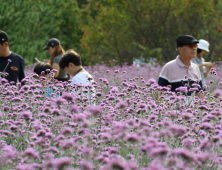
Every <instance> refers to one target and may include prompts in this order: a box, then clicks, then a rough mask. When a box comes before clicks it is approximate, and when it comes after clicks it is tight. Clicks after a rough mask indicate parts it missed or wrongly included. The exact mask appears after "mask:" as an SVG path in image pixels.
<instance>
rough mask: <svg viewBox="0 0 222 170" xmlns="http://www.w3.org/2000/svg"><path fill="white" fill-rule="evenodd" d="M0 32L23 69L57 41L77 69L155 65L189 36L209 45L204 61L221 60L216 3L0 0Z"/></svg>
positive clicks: (200, 0)
mask: <svg viewBox="0 0 222 170" xmlns="http://www.w3.org/2000/svg"><path fill="white" fill-rule="evenodd" d="M0 4H1V5H0V29H1V30H4V31H6V32H7V33H8V35H9V37H10V49H11V50H12V51H14V52H16V53H18V54H20V55H21V56H23V57H24V59H25V62H26V64H31V63H33V62H35V60H34V58H35V57H37V58H38V59H40V60H43V59H48V58H49V54H48V53H47V52H46V51H43V50H42V47H43V46H44V45H45V44H46V42H47V40H48V39H50V38H52V37H56V38H58V39H59V40H60V41H61V43H62V46H63V47H64V49H65V50H68V49H70V48H72V49H74V50H76V51H77V52H78V53H80V54H81V56H82V61H83V65H93V64H95V63H102V62H106V63H109V61H110V60H113V59H115V60H116V61H117V63H120V64H123V63H125V62H127V63H129V64H131V63H132V62H133V58H135V57H136V58H138V57H143V58H145V59H146V60H147V61H149V59H150V58H156V59H157V60H158V61H159V62H166V61H169V60H171V59H174V58H175V57H176V55H177V51H176V50H175V49H176V42H175V39H176V37H178V36H179V35H183V34H190V35H193V36H194V37H196V38H197V39H206V40H208V41H209V42H210V53H208V54H207V56H206V60H213V61H218V60H222V52H221V47H222V38H221V35H220V34H221V33H218V32H217V30H218V28H222V19H221V17H220V16H221V15H222V12H221V7H222V1H218V0H209V1H205V0H192V1H190V0H158V1H156V0H132V1H129V0H76V1H73V0H63V1H60V0H35V1H34V0H7V1H3V0H1V3H0Z"/></svg>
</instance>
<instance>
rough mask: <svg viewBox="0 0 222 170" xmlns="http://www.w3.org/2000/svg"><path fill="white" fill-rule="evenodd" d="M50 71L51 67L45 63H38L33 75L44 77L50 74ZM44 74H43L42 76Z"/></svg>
mask: <svg viewBox="0 0 222 170" xmlns="http://www.w3.org/2000/svg"><path fill="white" fill-rule="evenodd" d="M51 70H52V67H51V66H50V65H49V64H46V63H38V64H36V66H35V67H34V70H33V71H34V73H36V74H38V75H39V76H46V75H48V74H49V73H50V71H51ZM43 72H44V74H43Z"/></svg>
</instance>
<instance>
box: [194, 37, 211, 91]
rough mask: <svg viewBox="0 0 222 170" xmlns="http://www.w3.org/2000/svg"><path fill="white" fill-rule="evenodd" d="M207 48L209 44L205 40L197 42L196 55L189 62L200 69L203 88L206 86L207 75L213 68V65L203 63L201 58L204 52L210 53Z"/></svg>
mask: <svg viewBox="0 0 222 170" xmlns="http://www.w3.org/2000/svg"><path fill="white" fill-rule="evenodd" d="M209 46H210V44H209V42H207V41H206V40H203V39H201V40H199V43H198V44H197V55H196V57H194V58H193V59H192V60H191V61H192V62H193V63H195V64H196V65H197V66H198V67H199V69H200V73H201V78H202V84H203V87H204V86H206V80H205V78H206V77H207V74H208V73H209V72H210V69H211V68H213V67H214V64H213V63H211V62H205V60H204V58H203V56H204V55H205V54H206V52H210V50H209Z"/></svg>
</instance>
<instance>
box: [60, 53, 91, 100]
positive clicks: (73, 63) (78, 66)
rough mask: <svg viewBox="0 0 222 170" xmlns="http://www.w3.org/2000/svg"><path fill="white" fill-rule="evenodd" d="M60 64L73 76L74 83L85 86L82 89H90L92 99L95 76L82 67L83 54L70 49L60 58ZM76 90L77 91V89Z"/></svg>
mask: <svg viewBox="0 0 222 170" xmlns="http://www.w3.org/2000/svg"><path fill="white" fill-rule="evenodd" d="M59 66H60V68H62V69H64V70H65V71H66V72H67V73H68V74H69V75H70V76H73V78H72V82H71V84H72V85H75V84H76V85H77V84H81V85H82V86H84V87H85V88H83V89H82V91H83V90H88V92H89V94H88V95H87V96H89V97H90V98H89V100H90V101H91V95H93V94H94V93H95V92H94V88H93V87H92V82H93V77H92V75H91V74H89V73H88V72H87V71H86V70H85V69H84V68H83V67H82V62H81V56H80V55H79V54H78V53H77V52H75V51H74V50H69V51H68V52H66V53H65V54H64V55H63V57H62V58H61V59H60V61H59ZM74 91H75V92H77V90H76V89H74ZM90 94H91V95H90Z"/></svg>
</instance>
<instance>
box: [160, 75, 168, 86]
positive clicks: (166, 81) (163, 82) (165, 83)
mask: <svg viewBox="0 0 222 170" xmlns="http://www.w3.org/2000/svg"><path fill="white" fill-rule="evenodd" d="M158 84H159V85H160V86H168V85H169V84H170V83H169V81H168V80H166V79H164V78H162V77H159V79H158Z"/></svg>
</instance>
